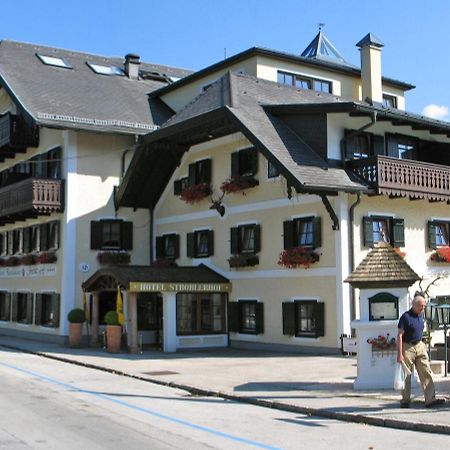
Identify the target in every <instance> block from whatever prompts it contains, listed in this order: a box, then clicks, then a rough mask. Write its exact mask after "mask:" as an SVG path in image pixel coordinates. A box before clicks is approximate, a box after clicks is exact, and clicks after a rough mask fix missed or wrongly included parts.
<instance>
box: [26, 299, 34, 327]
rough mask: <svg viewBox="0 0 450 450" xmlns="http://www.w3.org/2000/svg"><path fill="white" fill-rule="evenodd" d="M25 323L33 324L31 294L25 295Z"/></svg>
mask: <svg viewBox="0 0 450 450" xmlns="http://www.w3.org/2000/svg"><path fill="white" fill-rule="evenodd" d="M26 323H33V294H31V293H29V294H27V320H26Z"/></svg>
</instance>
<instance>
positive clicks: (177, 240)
mask: <svg viewBox="0 0 450 450" xmlns="http://www.w3.org/2000/svg"><path fill="white" fill-rule="evenodd" d="M174 239H175V256H174V259H178V258H179V257H180V235H179V234H175V235H174Z"/></svg>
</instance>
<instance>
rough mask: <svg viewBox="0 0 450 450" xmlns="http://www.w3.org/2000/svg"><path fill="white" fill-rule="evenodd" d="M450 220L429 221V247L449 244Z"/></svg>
mask: <svg viewBox="0 0 450 450" xmlns="http://www.w3.org/2000/svg"><path fill="white" fill-rule="evenodd" d="M449 228H450V222H444V221H438V220H432V221H429V222H428V247H429V248H437V247H443V246H448V245H449V244H450V241H449Z"/></svg>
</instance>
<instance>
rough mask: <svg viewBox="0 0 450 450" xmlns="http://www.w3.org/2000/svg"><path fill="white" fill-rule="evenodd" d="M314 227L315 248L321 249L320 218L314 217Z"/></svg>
mask: <svg viewBox="0 0 450 450" xmlns="http://www.w3.org/2000/svg"><path fill="white" fill-rule="evenodd" d="M312 225H313V248H317V247H320V246H321V245H322V221H321V218H320V217H314V218H313V220H312Z"/></svg>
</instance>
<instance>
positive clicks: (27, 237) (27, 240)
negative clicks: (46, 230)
mask: <svg viewBox="0 0 450 450" xmlns="http://www.w3.org/2000/svg"><path fill="white" fill-rule="evenodd" d="M22 237H23V247H22V248H23V252H24V253H30V252H31V228H30V227H27V228H24V229H23V231H22Z"/></svg>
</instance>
